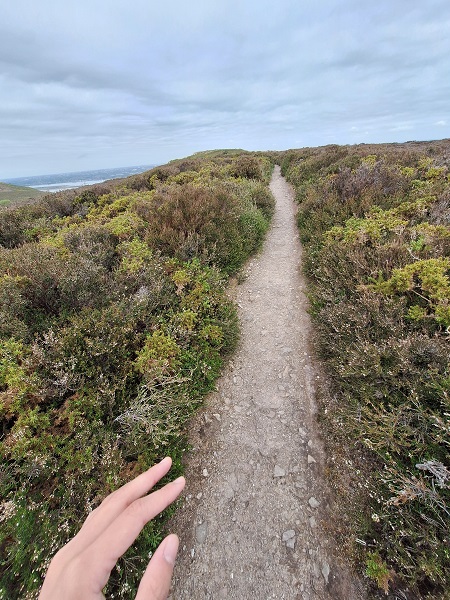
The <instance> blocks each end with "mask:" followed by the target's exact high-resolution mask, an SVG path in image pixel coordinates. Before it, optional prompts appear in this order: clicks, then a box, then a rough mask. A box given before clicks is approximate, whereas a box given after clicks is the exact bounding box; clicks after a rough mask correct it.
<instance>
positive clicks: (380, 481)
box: [272, 141, 450, 599]
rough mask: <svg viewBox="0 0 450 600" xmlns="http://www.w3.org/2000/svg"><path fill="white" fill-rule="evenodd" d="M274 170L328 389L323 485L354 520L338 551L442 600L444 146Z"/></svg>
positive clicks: (385, 149)
mask: <svg viewBox="0 0 450 600" xmlns="http://www.w3.org/2000/svg"><path fill="white" fill-rule="evenodd" d="M272 160H274V161H281V164H282V170H283V173H284V174H285V175H286V176H287V178H288V180H289V181H290V182H291V183H292V184H293V185H294V186H295V190H296V197H297V201H298V204H299V211H298V224H299V227H300V232H301V238H302V241H303V244H304V246H305V252H306V257H305V260H306V265H305V269H306V272H307V275H308V277H309V281H310V291H309V294H310V302H311V313H312V316H313V318H314V321H315V325H316V331H317V334H316V335H317V339H316V342H317V350H318V353H319V355H320V357H321V358H322V360H323V364H324V367H325V370H326V373H327V374H328V377H329V380H330V385H329V386H328V387H327V388H326V389H324V390H322V398H321V403H322V406H321V419H322V422H323V424H324V428H325V431H326V437H327V440H328V441H329V443H330V464H329V468H330V478H331V480H332V482H333V484H334V487H335V491H336V493H337V494H338V498H339V502H340V504H341V506H347V507H348V515H347V517H348V521H349V522H351V521H353V524H352V525H351V526H350V530H349V528H348V526H347V528H345V527H344V528H343V529H342V532H341V533H342V544H343V545H345V546H347V548H348V549H349V550H350V551H352V552H353V553H354V555H355V557H356V558H357V559H358V560H359V561H360V564H361V561H362V563H363V564H364V563H365V573H366V575H367V576H368V577H369V578H370V579H371V580H372V581H373V582H374V585H375V586H376V587H378V588H379V589H380V590H383V592H382V593H381V594H382V595H383V594H384V593H386V594H389V593H391V594H392V596H391V597H392V598H408V599H412V598H433V599H444V598H447V599H448V598H450V596H449V592H448V590H449V588H450V531H449V523H450V461H449V446H450V425H449V416H450V399H449V394H450V373H449V357H450V352H449V343H450V342H449V332H450V279H449V275H450V170H449V167H450V164H449V160H450V143H449V142H445V141H444V142H435V143H423V144H418V143H407V144H403V145H380V146H367V145H362V146H357V147H338V146H328V147H324V148H316V149H303V150H294V151H288V152H285V153H274V154H273V155H272ZM338 448H340V452H339V451H338V450H337V449H338ZM349 536H350V541H349V540H348V537H349ZM374 595H377V593H376V592H374Z"/></svg>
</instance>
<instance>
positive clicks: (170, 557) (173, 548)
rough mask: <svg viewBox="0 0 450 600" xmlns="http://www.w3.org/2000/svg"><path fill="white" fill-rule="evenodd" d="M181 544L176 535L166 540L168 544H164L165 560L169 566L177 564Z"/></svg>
mask: <svg viewBox="0 0 450 600" xmlns="http://www.w3.org/2000/svg"><path fill="white" fill-rule="evenodd" d="M179 543H180V540H179V539H178V537H177V536H176V535H169V537H168V538H166V542H165V544H164V558H165V560H166V562H168V563H169V565H172V566H173V565H174V564H175V559H176V557H177V552H178V544H179Z"/></svg>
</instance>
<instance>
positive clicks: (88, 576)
mask: <svg viewBox="0 0 450 600" xmlns="http://www.w3.org/2000/svg"><path fill="white" fill-rule="evenodd" d="M171 465H172V459H171V458H169V457H167V458H165V459H164V460H162V461H161V462H160V463H158V464H157V465H155V466H153V467H152V468H151V469H149V470H148V471H146V472H145V473H142V474H141V475H139V476H138V477H136V479H133V480H132V481H130V482H129V483H127V484H126V485H124V486H123V487H121V488H119V489H118V490H116V491H115V492H113V493H112V494H110V495H109V496H107V497H106V498H105V500H103V502H102V503H101V504H100V506H98V508H96V509H95V510H93V511H92V512H91V514H90V515H89V516H88V517H87V519H86V521H85V522H84V525H83V526H82V528H81V529H80V531H79V532H78V534H77V535H76V536H75V537H74V538H73V539H72V540H70V542H69V543H68V544H66V545H65V546H64V547H63V548H61V550H59V552H57V554H56V555H55V556H54V558H53V560H52V562H51V563H50V566H49V568H48V571H47V575H46V576H45V580H44V585H43V586H42V590H41V593H40V595H39V600H100V599H103V598H104V596H103V594H102V589H103V588H104V587H105V585H106V583H107V581H108V579H109V576H110V574H111V571H112V569H113V567H114V565H115V564H116V562H117V560H118V559H119V557H120V556H122V554H123V553H124V552H125V551H126V550H127V549H128V548H129V547H130V546H131V544H132V543H133V542H134V540H135V539H136V538H137V536H138V535H139V533H140V532H141V530H142V529H143V527H144V526H145V525H146V524H147V523H148V522H149V521H150V520H151V519H153V517H155V516H156V515H157V514H159V513H160V512H161V511H163V510H164V509H165V508H166V507H167V506H169V504H171V503H172V502H173V501H174V500H175V499H176V498H177V497H178V496H179V495H180V493H181V491H182V490H183V488H184V485H185V480H184V478H183V477H179V478H178V479H176V480H175V481H172V482H171V483H168V484H167V485H165V486H164V487H163V488H161V489H160V490H157V491H156V492H153V493H152V494H149V495H146V494H147V492H148V491H149V490H151V488H152V487H153V486H154V485H155V484H156V483H157V482H158V481H159V480H160V479H161V478H162V477H164V475H165V474H166V473H167V472H168V471H169V469H170V467H171ZM178 543H179V541H178V537H177V536H176V535H169V536H168V537H166V538H165V539H164V540H163V541H162V542H161V544H160V545H159V547H158V548H157V550H156V551H155V553H154V555H153V556H152V559H151V560H150V563H149V565H148V567H147V569H146V571H145V573H144V576H143V577H142V580H141V583H140V585H139V589H138V592H137V596H136V600H166V598H167V595H168V593H169V588H170V580H171V577H172V571H173V565H174V563H175V558H176V555H177V551H178Z"/></svg>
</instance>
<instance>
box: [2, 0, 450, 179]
mask: <svg viewBox="0 0 450 600" xmlns="http://www.w3.org/2000/svg"><path fill="white" fill-rule="evenodd" d="M1 13H2V16H1V20H0V142H1V143H0V153H1V154H0V179H1V178H2V177H3V178H8V177H19V176H26V175H39V174H46V173H59V172H63V171H79V170H84V169H95V168H107V167H116V166H129V165H139V164H158V163H159V164H161V163H164V162H166V161H168V160H170V159H173V158H178V157H182V156H186V155H188V154H191V153H193V152H197V151H199V150H206V149H213V148H245V149H248V150H254V149H256V150H265V149H286V148H298V147H302V146H317V145H323V144H329V143H340V144H353V143H360V142H389V141H399V142H401V141H406V140H412V139H416V140H429V139H441V138H444V137H450V1H449V0H376V1H373V0H270V1H268V0H14V1H13V0H4V1H3V2H2V9H1Z"/></svg>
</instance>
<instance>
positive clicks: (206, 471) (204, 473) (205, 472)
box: [202, 469, 209, 477]
mask: <svg viewBox="0 0 450 600" xmlns="http://www.w3.org/2000/svg"><path fill="white" fill-rule="evenodd" d="M202 473H203V477H208V475H209V473H208V469H203V471H202Z"/></svg>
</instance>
